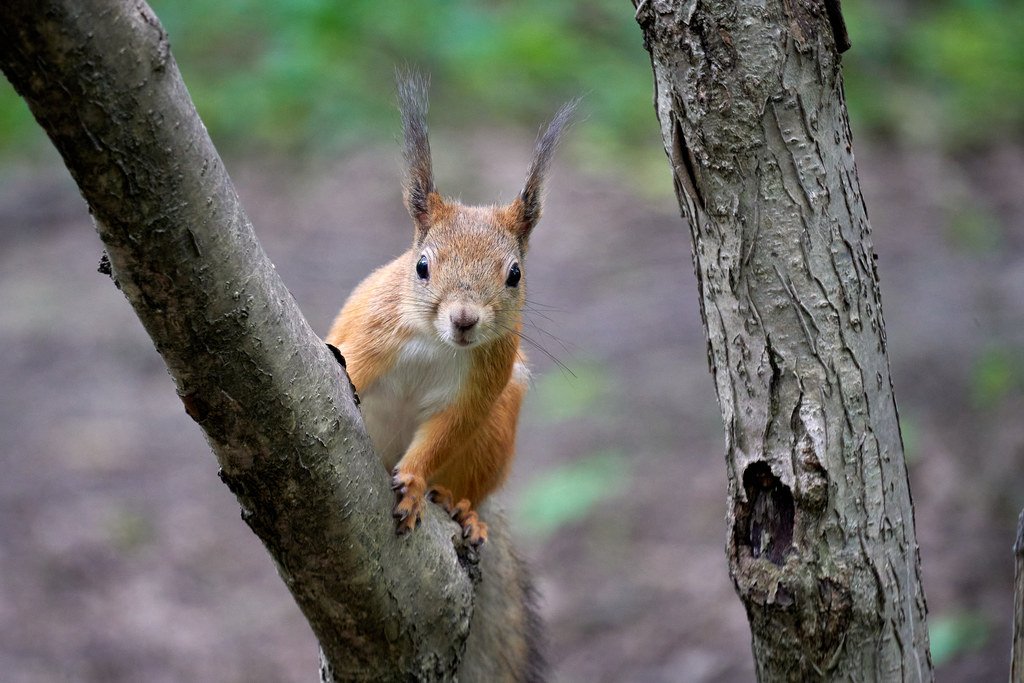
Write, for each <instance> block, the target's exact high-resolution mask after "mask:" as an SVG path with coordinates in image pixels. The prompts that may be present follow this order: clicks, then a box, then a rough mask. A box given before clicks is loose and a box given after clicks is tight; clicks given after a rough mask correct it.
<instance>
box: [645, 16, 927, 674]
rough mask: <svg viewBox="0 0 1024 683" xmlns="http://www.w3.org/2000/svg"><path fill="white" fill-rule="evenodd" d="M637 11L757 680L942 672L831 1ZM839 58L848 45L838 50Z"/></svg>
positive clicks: (839, 32) (735, 573)
mask: <svg viewBox="0 0 1024 683" xmlns="http://www.w3.org/2000/svg"><path fill="white" fill-rule="evenodd" d="M828 9H832V10H833V11H832V12H831V14H832V16H830V12H829V11H827V8H826V6H825V5H824V4H823V3H821V2H817V1H815V0H771V1H768V2H763V1H762V2H754V1H752V0H733V1H725V0H718V1H713V0H706V1H703V2H697V1H696V0H690V1H684V0H643V1H642V2H640V3H639V4H638V5H637V21H638V23H639V24H640V26H641V28H642V29H643V34H644V42H645V46H646V48H647V49H648V51H649V52H650V53H651V63H652V66H653V70H654V82H655V98H654V100H655V108H656V109H657V114H658V119H659V121H660V124H661V132H662V135H663V138H664V143H665V151H666V153H667V154H668V157H669V162H670V165H671V168H672V172H673V176H674V179H675V188H676V194H677V197H678V199H679V204H680V207H681V209H682V213H683V217H684V218H685V219H686V220H687V221H688V222H689V225H690V232H691V236H692V238H693V260H694V269H695V270H696V273H697V279H698V283H699V288H700V293H699V294H700V308H701V315H702V317H703V320H704V325H705V329H706V332H707V341H708V362H709V365H710V369H711V373H712V375H713V377H714V381H715V387H716V391H717V394H718V401H719V404H720V407H721V411H722V416H723V419H724V422H725V436H726V463H727V468H728V476H729V510H728V520H727V521H728V524H729V533H728V541H727V553H728V557H729V565H730V572H731V574H732V577H733V581H734V582H735V585H736V589H737V592H738V594H739V596H740V599H741V600H742V601H743V604H744V606H745V607H746V610H747V615H748V618H749V621H750V625H751V631H752V635H753V650H754V657H755V660H756V670H757V672H758V677H759V679H760V680H765V681H782V680H800V681H810V680H850V681H918V680H930V679H931V677H932V671H931V661H930V657H929V652H928V636H927V630H926V623H925V614H926V609H925V600H924V593H923V591H922V589H921V581H920V561H919V556H918V546H917V541H916V538H915V532H914V510H913V505H912V502H911V498H910V491H909V487H908V482H907V469H906V464H905V462H904V457H903V446H902V441H901V437H900V429H899V421H898V416H897V412H896V405H895V401H894V397H893V390H892V383H891V380H890V376H889V366H888V360H887V356H886V339H885V328H884V325H883V322H882V307H881V300H880V290H879V283H878V273H877V270H876V267H875V255H874V252H873V247H872V244H871V234H870V227H869V224H868V217H867V211H866V208H865V205H864V201H863V198H862V196H861V190H860V184H859V182H858V179H857V171H856V167H855V165H854V159H853V153H852V144H851V135H850V128H849V122H848V119H847V113H846V106H845V102H844V98H843V88H842V78H841V73H840V64H839V57H838V54H837V44H836V39H837V36H838V37H839V40H840V41H841V42H844V38H843V34H844V33H845V31H844V30H843V29H842V25H841V17H839V18H838V19H839V20H838V21H837V17H836V13H837V12H838V3H831V4H829V7H828ZM839 47H842V45H840V46H839Z"/></svg>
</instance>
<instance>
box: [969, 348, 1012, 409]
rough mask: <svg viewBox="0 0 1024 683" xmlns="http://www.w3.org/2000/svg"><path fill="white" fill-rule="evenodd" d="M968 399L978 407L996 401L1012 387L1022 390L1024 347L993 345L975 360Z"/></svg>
mask: <svg viewBox="0 0 1024 683" xmlns="http://www.w3.org/2000/svg"><path fill="white" fill-rule="evenodd" d="M971 384H972V386H971V401H972V402H973V403H974V405H975V406H977V407H978V408H980V409H988V408H992V407H994V406H996V405H998V404H999V403H1000V402H1002V401H1003V399H1005V398H1006V397H1007V396H1008V395H1009V394H1010V393H1011V392H1013V391H1024V351H1022V350H1020V349H1016V350H1013V349H1011V348H1006V347H1001V346H993V347H991V348H989V349H986V350H985V351H984V352H983V353H982V354H981V355H980V356H979V357H978V358H977V360H975V362H974V372H973V375H972V382H971Z"/></svg>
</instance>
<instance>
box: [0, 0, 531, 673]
mask: <svg viewBox="0 0 1024 683" xmlns="http://www.w3.org/2000/svg"><path fill="white" fill-rule="evenodd" d="M0 68H2V69H3V72H4V74H5V75H6V76H7V78H8V79H9V80H10V82H11V83H12V84H13V85H14V87H15V88H16V90H17V91H18V93H19V94H20V95H22V97H24V98H25V100H26V101H27V102H28V104H29V106H30V108H31V110H32V113H33V114H34V116H35V117H36V119H37V120H38V121H39V123H40V125H41V126H42V127H43V128H44V129H45V130H46V132H47V134H48V135H49V136H50V138H51V140H52V141H53V143H54V145H55V146H56V147H57V149H58V150H59V151H60V153H61V155H62V157H63V158H64V162H65V164H66V165H67V167H68V169H69V170H70V171H71V174H72V175H73V176H74V178H75V181H76V182H77V183H78V186H79V188H80V189H81V192H82V194H83V196H84V197H85V199H86V201H87V202H88V204H89V208H90V211H91V212H92V214H93V216H94V217H95V220H96V225H97V229H98V231H99V234H100V237H101V239H102V240H103V243H104V245H105V247H106V250H107V253H108V255H109V260H108V262H105V263H104V267H105V268H106V269H108V272H109V273H110V274H111V275H112V277H113V278H114V280H115V283H116V284H117V285H118V286H119V287H120V288H121V290H122V291H123V292H124V294H125V296H126V297H127V298H128V300H129V302H130V303H131V304H132V306H133V307H134V308H135V311H136V313H137V314H138V316H139V318H140V319H141V320H142V322H143V325H144V326H145V327H146V329H147V331H148V332H149V334H150V336H151V337H152V338H153V341H154V343H155V344H156V347H157V350H158V351H159V352H160V354H161V356H162V357H163V359H164V361H165V362H166V364H167V367H168V370H169V371H170V374H171V376H172V377H173V379H174V382H175V384H176V386H177V390H178V394H179V396H180V397H181V400H182V403H183V404H184V407H185V410H186V411H187V412H188V414H189V415H190V416H191V417H192V418H193V419H194V420H195V421H196V422H197V423H199V425H200V426H201V427H202V429H203V431H204V432H205V434H206V437H207V440H208V441H209V443H210V445H211V447H212V448H213V451H214V453H215V454H216V456H217V460H218V462H219V463H220V466H221V478H222V479H223V481H224V482H225V484H227V486H228V487H229V488H230V489H231V491H232V492H233V493H234V494H235V495H236V496H237V498H238V501H239V503H240V504H241V507H242V516H243V518H244V519H245V521H246V523H247V524H248V525H249V526H250V527H251V528H252V530H253V531H254V532H255V533H256V534H257V535H258V536H259V537H260V539H261V540H262V541H263V543H264V545H265V546H266V548H267V550H268V551H269V553H270V555H271V556H272V558H273V559H274V562H275V563H276V565H277V568H278V571H279V573H280V575H281V578H282V579H283V580H284V581H285V583H286V584H287V585H288V588H289V589H290V590H291V592H292V594H293V596H294V597H295V600H296V602H297V603H298V605H299V607H300V608H301V609H302V611H303V613H304V614H305V616H306V617H307V619H308V620H309V622H310V624H311V626H312V628H313V631H314V633H315V634H316V636H317V638H318V639H319V641H320V644H321V647H322V656H323V665H322V667H321V676H322V677H323V679H324V680H336V681H341V680H373V681H389V680H393V681H406V680H455V679H456V677H457V675H458V672H459V668H460V664H461V663H463V662H465V663H466V666H467V667H469V669H468V670H470V671H475V670H481V667H483V666H485V665H484V664H481V662H490V663H489V664H487V666H490V667H491V669H490V671H491V673H492V674H493V678H492V680H526V679H527V675H526V674H525V673H524V672H526V671H528V667H527V663H526V659H525V658H527V657H529V656H531V655H533V654H535V652H534V650H535V648H532V647H531V646H532V645H535V643H534V642H533V641H531V640H530V636H529V634H530V633H534V632H533V631H528V630H526V629H524V630H522V631H514V630H512V629H511V628H509V624H511V623H513V622H514V620H515V619H517V618H518V619H520V620H521V621H522V622H523V623H524V624H526V622H527V621H528V618H529V611H530V610H529V600H528V599H527V597H528V596H527V592H528V587H527V586H525V585H524V583H523V579H522V572H521V571H519V565H518V560H516V559H515V557H514V554H513V551H512V549H511V546H510V543H509V540H508V536H507V534H503V533H496V534H494V536H493V539H492V541H491V542H490V543H488V545H487V546H485V547H484V548H483V549H482V551H481V553H482V555H483V561H482V565H481V567H477V566H476V565H475V561H474V560H473V559H472V558H469V557H468V555H467V553H468V552H469V551H465V550H462V551H457V549H456V545H455V544H453V536H455V535H457V533H458V528H457V526H456V525H454V524H453V523H451V522H450V521H449V520H447V519H446V518H444V516H443V514H441V513H440V512H438V511H437V510H433V511H432V512H431V514H430V515H428V517H427V519H426V521H425V523H424V524H423V525H422V527H421V529H419V530H418V531H417V533H415V534H412V535H411V536H410V537H406V538H401V539H399V538H396V537H395V534H394V527H393V521H392V519H391V516H390V509H391V506H392V504H393V502H394V494H393V493H392V492H391V491H390V489H389V480H388V477H387V474H386V473H385V471H384V468H383V467H382V466H381V464H380V461H379V460H378V459H377V457H376V456H375V455H374V453H373V452H372V448H371V445H370V443H369V440H368V438H367V436H366V433H365V430H364V429H363V424H362V419H361V417H360V415H359V412H358V409H357V408H356V406H355V404H354V402H353V394H352V391H351V389H350V383H349V382H348V381H347V378H346V375H345V372H344V370H343V369H342V367H341V366H340V365H339V364H338V363H337V362H336V361H335V359H334V358H333V357H332V355H331V353H330V352H329V350H328V349H327V348H326V346H325V345H324V344H323V342H322V341H321V340H320V339H319V338H318V337H317V336H316V335H315V334H314V333H313V331H312V330H311V329H310V327H309V325H308V324H307V323H306V321H305V319H304V318H303V316H302V314H301V312H300V311H299V310H298V308H297V306H296V304H295V302H294V300H293V299H292V297H291V295H290V293H289V292H288V290H287V289H286V288H285V286H284V284H283V283H282V282H281V280H280V278H279V277H278V276H277V274H276V272H275V270H274V266H273V264H271V263H270V261H269V260H268V259H267V257H266V255H265V254H264V252H263V250H262V248H261V247H260V245H259V243H258V242H257V240H256V237H255V235H254V233H253V230H252V226H251V224H250V222H249V220H248V218H247V217H246V216H245V214H244V212H243V211H242V207H241V206H240V204H239V200H238V197H237V195H236V193H235V190H234V188H233V186H232V184H231V180H230V179H229V177H228V175H227V172H226V171H225V169H224V166H223V164H222V162H221V160H220V158H219V156H218V155H217V152H216V150H215V149H214V148H213V145H212V143H211V142H210V139H209V137H208V135H207V133H206V129H205V127H204V126H203V124H202V122H201V121H200V120H199V117H198V116H197V114H196V112H195V109H194V108H193V105H192V102H191V99H190V98H189V96H188V92H187V91H186V89H185V85H184V83H183V82H182V80H181V77H180V74H179V72H178V68H177V65H176V64H175V61H174V58H173V57H172V55H171V52H170V45H169V42H168V38H167V35H166V34H165V33H164V30H163V28H162V27H161V25H160V22H159V21H158V20H157V18H156V16H155V15H154V14H153V12H152V10H151V9H150V8H149V7H148V6H147V5H146V4H145V3H144V2H141V0H140V1H132V0H7V1H5V2H4V3H2V4H0ZM499 562H500V564H498V563H499ZM481 569H482V570H483V573H484V574H485V579H484V582H483V584H482V585H483V586H485V587H486V589H485V590H479V591H477V590H476V584H477V578H478V575H479V574H480V573H481V572H480V570H481ZM474 574H475V575H477V576H474ZM474 596H475V597H476V601H475V602H474ZM510 599H513V600H515V602H513V603H509V602H508V601H509V600H510ZM471 620H472V624H473V628H472V631H473V633H472V635H471V633H470V631H471V629H470V624H471ZM527 625H529V624H527ZM495 633H501V634H502V635H503V638H502V639H496V638H495V635H494V634H495ZM495 647H498V648H499V650H500V651H498V652H495V651H493V650H487V649H486V648H495ZM311 657H312V653H311ZM472 667H476V668H475V669H474V668H472ZM467 676H468V675H467Z"/></svg>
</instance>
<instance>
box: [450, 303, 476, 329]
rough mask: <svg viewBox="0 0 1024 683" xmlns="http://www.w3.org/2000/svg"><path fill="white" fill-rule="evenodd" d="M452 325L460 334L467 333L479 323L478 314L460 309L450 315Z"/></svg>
mask: <svg viewBox="0 0 1024 683" xmlns="http://www.w3.org/2000/svg"><path fill="white" fill-rule="evenodd" d="M450 317H451V320H452V325H454V326H455V329H457V330H459V331H460V332H468V331H469V330H471V329H473V326H474V325H476V324H477V323H478V322H480V314H479V313H477V312H476V311H471V310H469V309H467V308H460V309H459V310H457V311H453V312H452V314H451V316H450Z"/></svg>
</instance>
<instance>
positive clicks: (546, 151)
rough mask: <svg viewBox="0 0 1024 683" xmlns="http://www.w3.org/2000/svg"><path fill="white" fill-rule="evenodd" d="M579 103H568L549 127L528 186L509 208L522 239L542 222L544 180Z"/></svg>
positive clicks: (536, 152) (539, 145) (539, 143)
mask: <svg viewBox="0 0 1024 683" xmlns="http://www.w3.org/2000/svg"><path fill="white" fill-rule="evenodd" d="M579 103H580V98H578V97H577V98H576V99H574V100H570V101H569V102H566V103H565V104H563V105H562V108H561V109H559V110H558V112H557V113H556V114H555V117H554V118H553V119H551V123H549V124H548V127H547V128H546V129H545V130H544V134H543V135H541V136H540V139H538V140H537V146H536V147H534V150H533V160H532V161H531V162H530V171H529V172H528V173H527V174H526V185H525V186H524V187H523V191H522V192H520V193H519V196H518V197H517V198H516V200H515V201H514V202H512V203H511V204H509V206H508V207H507V211H508V212H509V217H510V218H513V217H515V219H517V220H515V224H516V225H515V227H514V229H513V231H514V232H515V233H516V234H517V235H518V236H519V237H521V238H524V239H525V238H526V237H529V235H530V231H531V230H533V226H535V225H536V224H537V221H539V220H540V213H541V201H542V199H543V189H544V187H543V186H544V177H545V176H546V175H547V172H548V166H549V165H550V164H551V157H553V156H554V154H555V149H557V147H558V142H559V140H560V139H561V137H562V133H563V132H564V131H565V129H566V128H567V127H568V126H569V124H570V122H571V121H572V117H573V114H574V113H575V112H576V106H577V105H578V104H579Z"/></svg>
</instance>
